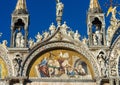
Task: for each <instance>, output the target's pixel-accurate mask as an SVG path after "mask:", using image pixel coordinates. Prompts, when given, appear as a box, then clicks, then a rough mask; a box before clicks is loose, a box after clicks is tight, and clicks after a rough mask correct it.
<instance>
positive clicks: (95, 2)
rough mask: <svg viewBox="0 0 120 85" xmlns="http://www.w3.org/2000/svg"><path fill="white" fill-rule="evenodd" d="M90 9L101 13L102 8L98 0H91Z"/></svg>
mask: <svg viewBox="0 0 120 85" xmlns="http://www.w3.org/2000/svg"><path fill="white" fill-rule="evenodd" d="M89 11H90V12H92V13H101V12H102V9H101V7H100V4H99V2H98V0H90V6H89Z"/></svg>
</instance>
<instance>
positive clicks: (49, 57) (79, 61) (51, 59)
mask: <svg viewBox="0 0 120 85" xmlns="http://www.w3.org/2000/svg"><path fill="white" fill-rule="evenodd" d="M91 75H92V76H93V75H94V74H93V71H92V68H91V66H90V63H89V61H88V60H87V59H86V58H84V56H83V55H81V54H79V53H77V52H75V51H70V50H63V49H58V50H52V51H48V52H46V53H44V54H43V55H39V56H38V58H37V59H36V60H35V62H34V63H33V65H32V67H31V68H30V72H29V77H44V78H45V77H53V78H54V77H56V78H57V77H59V78H70V77H72V78H79V77H81V76H82V77H89V78H91V79H92V76H91Z"/></svg>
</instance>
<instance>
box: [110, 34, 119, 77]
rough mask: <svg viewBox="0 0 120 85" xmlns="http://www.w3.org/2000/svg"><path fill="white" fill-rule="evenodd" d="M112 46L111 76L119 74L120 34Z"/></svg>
mask: <svg viewBox="0 0 120 85" xmlns="http://www.w3.org/2000/svg"><path fill="white" fill-rule="evenodd" d="M111 48H112V50H111V52H110V64H109V68H110V72H109V73H110V75H111V76H119V57H120V36H119V37H118V38H117V39H116V40H115V41H114V43H113V45H112V47H111ZM116 62H117V63H116Z"/></svg>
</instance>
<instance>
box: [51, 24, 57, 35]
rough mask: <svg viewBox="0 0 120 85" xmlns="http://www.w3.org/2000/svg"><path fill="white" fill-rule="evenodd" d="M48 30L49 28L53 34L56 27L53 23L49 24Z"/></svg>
mask: <svg viewBox="0 0 120 85" xmlns="http://www.w3.org/2000/svg"><path fill="white" fill-rule="evenodd" d="M49 30H50V32H51V34H53V33H54V32H55V30H56V27H55V25H54V23H52V24H51V25H50V27H49Z"/></svg>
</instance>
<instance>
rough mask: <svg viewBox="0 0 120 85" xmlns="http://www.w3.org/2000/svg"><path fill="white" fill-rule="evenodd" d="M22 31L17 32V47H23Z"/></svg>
mask: <svg viewBox="0 0 120 85" xmlns="http://www.w3.org/2000/svg"><path fill="white" fill-rule="evenodd" d="M22 36H23V35H22V33H21V32H20V31H19V32H18V33H17V34H16V40H15V41H16V47H21V38H22Z"/></svg>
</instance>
